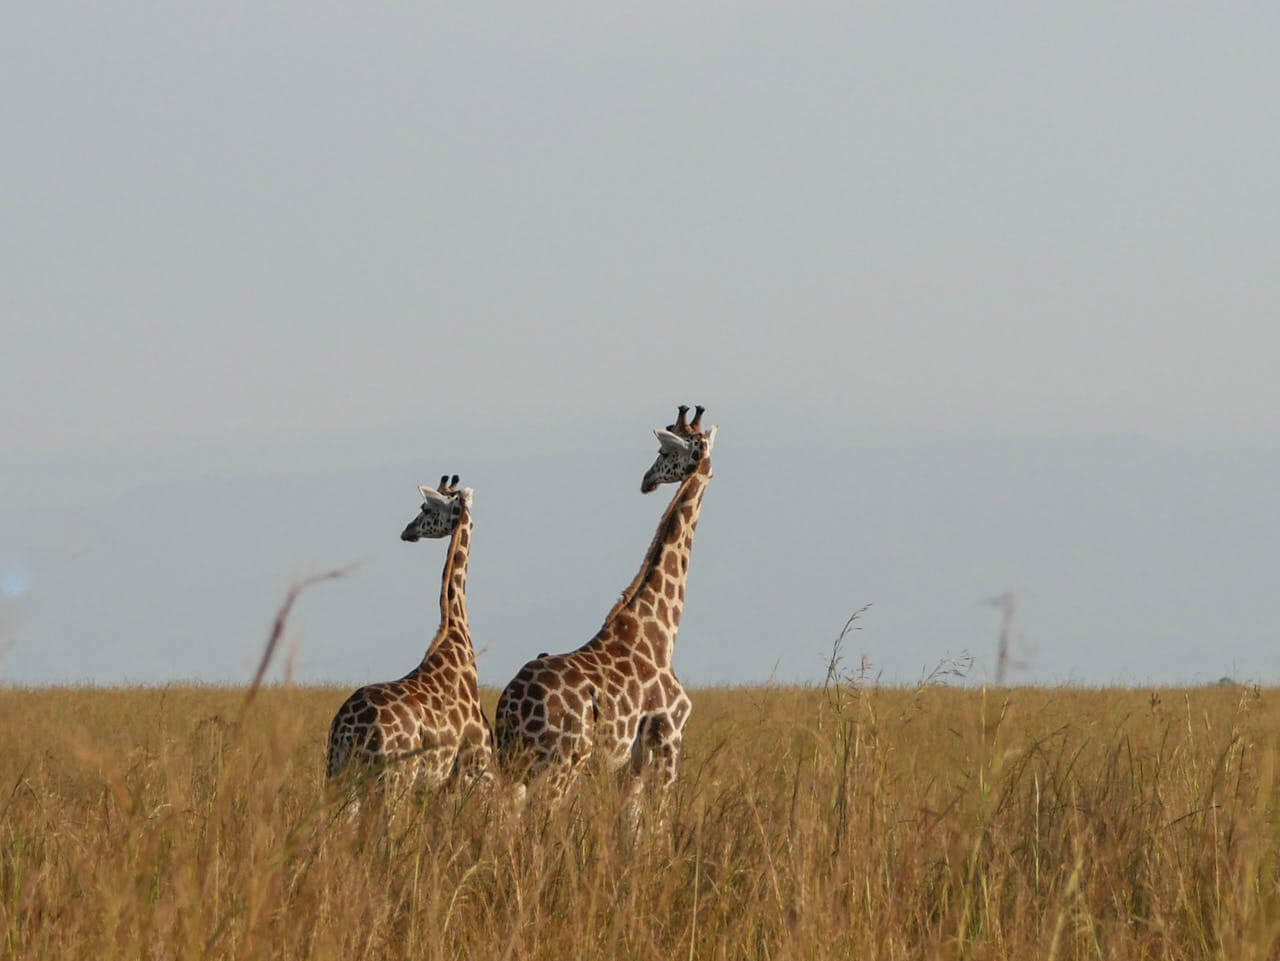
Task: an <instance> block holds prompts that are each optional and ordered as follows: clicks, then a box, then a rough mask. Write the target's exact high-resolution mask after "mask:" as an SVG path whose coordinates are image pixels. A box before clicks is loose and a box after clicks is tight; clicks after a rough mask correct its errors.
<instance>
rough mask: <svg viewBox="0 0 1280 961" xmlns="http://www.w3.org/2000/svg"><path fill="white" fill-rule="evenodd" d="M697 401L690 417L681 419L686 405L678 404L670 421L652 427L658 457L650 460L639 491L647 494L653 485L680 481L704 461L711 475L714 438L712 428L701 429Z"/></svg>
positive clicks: (700, 416) (685, 412)
mask: <svg viewBox="0 0 1280 961" xmlns="http://www.w3.org/2000/svg"><path fill="white" fill-rule="evenodd" d="M703 410H705V408H704V407H702V406H701V405H699V406H698V407H697V408H695V410H694V414H693V420H692V421H691V422H689V423H685V415H686V414H688V412H689V408H688V406H687V405H685V404H681V405H680V408H679V416H678V417H677V418H676V422H675V423H674V424H668V425H667V429H666V430H655V431H654V432H653V434H654V436H655V437H657V438H658V459H657V460H655V461H654V462H653V466H652V467H650V468H649V469H648V470H647V471H645V474H644V480H642V481H641V482H640V493H642V494H648V493H650V492H651V491H654V490H656V489H657V487H658V485H659V484H672V483H679V482H680V481H683V480H684V479H685V478H686V477H688V476H689V475H690V474H692V473H693V472H694V471H696V470H698V468H699V465H700V464H702V462H703V461H706V465H707V470H706V472H707V476H708V477H710V476H711V447H712V445H713V444H714V443H715V442H716V429H715V427H709V428H707V430H706V431H703V429H702V412H703Z"/></svg>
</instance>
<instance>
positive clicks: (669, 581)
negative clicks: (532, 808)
mask: <svg viewBox="0 0 1280 961" xmlns="http://www.w3.org/2000/svg"><path fill="white" fill-rule="evenodd" d="M688 409H689V408H688V407H687V406H683V405H682V406H681V407H680V408H679V416H678V417H677V419H676V422H675V423H674V424H671V425H668V427H667V429H666V430H656V431H654V434H655V435H656V436H657V438H658V444H659V452H658V458H657V460H656V461H654V463H653V466H652V467H650V468H649V470H648V471H647V472H646V473H645V475H644V480H643V481H642V482H641V484H640V491H641V493H644V494H648V493H650V492H651V491H653V490H656V489H657V487H658V485H659V484H666V483H678V484H679V487H677V489H676V492H675V496H674V497H673V498H672V499H671V503H670V504H669V505H668V506H667V509H666V511H665V512H664V513H663V515H662V519H661V520H660V521H659V522H658V529H657V532H656V533H655V534H654V538H653V542H652V544H651V545H650V546H649V550H648V551H647V552H646V553H645V556H644V562H643V563H642V564H641V565H640V571H639V573H637V574H636V576H635V579H634V580H632V582H631V584H630V585H628V587H627V589H626V590H625V591H623V592H622V596H621V597H620V598H619V599H618V602H617V603H616V604H614V605H613V608H612V610H610V611H609V614H608V616H607V617H605V620H604V625H603V626H602V627H601V628H600V630H599V631H597V632H596V635H595V636H594V637H593V638H591V640H589V641H587V643H585V644H583V645H582V646H581V647H579V648H578V649H577V650H575V651H571V652H570V653H568V654H540V655H539V656H538V657H537V658H535V659H534V660H532V661H530V662H529V663H527V664H525V665H524V667H522V668H521V669H520V672H519V673H518V674H517V675H516V676H515V678H513V679H512V681H511V683H509V684H508V685H507V686H506V688H505V689H504V690H503V692H502V695H501V696H500V697H499V699H498V707H497V712H496V714H495V717H494V722H495V724H496V727H497V741H498V750H499V754H500V756H501V757H502V758H503V759H504V760H508V761H509V760H511V759H513V758H514V757H515V756H516V755H520V756H522V757H523V769H522V770H521V771H520V776H521V778H522V779H523V781H525V782H528V781H531V780H532V779H533V778H534V777H535V776H537V775H538V774H540V773H542V772H544V771H545V772H548V779H549V780H548V789H549V793H550V795H551V798H552V799H553V801H559V800H560V799H561V798H563V796H564V794H565V791H566V790H567V789H568V787H569V784H570V782H571V781H572V780H573V777H574V775H575V774H576V773H577V771H578V770H579V769H580V768H581V767H582V766H583V765H585V764H586V762H587V760H588V758H590V757H592V756H594V757H596V758H597V760H598V761H599V762H602V764H603V766H604V767H605V768H606V769H608V770H614V771H617V770H621V769H622V768H623V767H624V766H626V765H627V764H628V762H630V774H631V776H632V791H633V792H635V791H638V790H639V789H640V786H641V783H640V777H639V775H640V774H642V773H643V771H644V768H645V767H646V765H647V764H648V763H649V762H650V761H651V759H652V757H653V755H654V754H656V755H657V757H658V760H659V764H660V785H661V791H662V795H663V796H664V797H665V795H666V793H667V790H668V788H669V787H670V785H671V782H672V781H673V780H674V779H675V776H676V769H677V764H678V762H679V757H680V746H681V742H682V740H683V737H684V726H685V722H687V721H688V719H689V713H690V711H691V710H692V707H693V704H692V702H691V701H690V699H689V695H688V694H686V693H685V690H684V688H683V687H682V686H681V685H680V682H679V681H678V680H677V679H676V675H675V672H674V670H673V669H672V663H671V661H672V654H673V651H674V648H675V640H676V631H677V629H678V628H679V626H680V613H681V610H682V609H683V606H684V590H685V579H686V577H687V576H688V573H689V554H690V551H691V549H692V547H693V533H694V529H695V528H696V527H697V525H698V512H699V509H700V507H701V505H702V495H703V493H704V491H705V490H706V487H707V482H708V481H709V480H710V479H711V476H712V471H711V447H712V445H713V444H714V442H715V434H716V428H715V427H712V428H710V429H709V430H707V431H706V432H705V433H704V432H703V431H702V428H701V424H702V412H703V410H704V408H702V407H698V408H697V410H696V412H695V414H694V418H693V421H692V422H690V423H686V422H685V416H686V414H687V412H688ZM520 793H521V795H523V791H521V792H520ZM633 797H634V793H633Z"/></svg>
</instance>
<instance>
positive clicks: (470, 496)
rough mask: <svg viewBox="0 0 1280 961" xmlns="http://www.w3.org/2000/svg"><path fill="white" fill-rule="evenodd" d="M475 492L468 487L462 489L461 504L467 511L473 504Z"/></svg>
mask: <svg viewBox="0 0 1280 961" xmlns="http://www.w3.org/2000/svg"><path fill="white" fill-rule="evenodd" d="M475 499H476V492H475V491H473V490H472V489H471V488H470V487H464V488H462V503H463V504H465V505H466V507H467V510H471V505H472V504H473V503H474V502H475Z"/></svg>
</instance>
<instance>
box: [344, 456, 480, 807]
mask: <svg viewBox="0 0 1280 961" xmlns="http://www.w3.org/2000/svg"><path fill="white" fill-rule="evenodd" d="M418 490H419V492H420V493H421V494H422V501H423V503H422V508H421V510H419V512H418V515H417V516H416V517H415V518H414V519H413V520H412V521H410V522H409V525H408V526H407V527H405V529H404V532H403V533H401V535H400V539H401V540H404V541H410V542H412V541H417V540H420V539H421V538H424V537H428V538H443V537H446V536H448V537H449V552H448V554H447V555H446V557H445V562H444V572H443V573H442V575H441V584H440V627H439V629H438V630H437V631H436V634H435V637H434V638H433V639H432V641H431V644H430V645H429V646H428V647H427V652H426V654H425V655H424V656H423V658H422V661H421V663H420V664H419V665H418V666H417V667H416V668H414V669H413V670H412V671H410V672H409V673H408V674H406V675H405V676H404V677H402V678H400V679H399V680H398V681H385V682H382V683H380V684H369V685H367V686H365V687H362V688H360V689H359V690H358V691H356V692H355V693H353V694H352V695H351V696H350V697H348V698H347V699H346V701H345V702H343V705H342V707H340V708H338V713H337V714H335V715H334V718H333V723H332V724H331V725H330V727H329V752H328V777H329V778H330V779H333V778H335V777H337V776H338V775H339V774H341V773H342V772H343V771H344V770H346V769H347V767H348V765H349V764H350V763H351V762H352V761H355V762H357V763H359V764H361V765H363V766H365V767H366V768H372V769H373V770H374V771H376V772H377V773H378V774H379V782H381V781H382V780H383V778H384V777H385V775H387V774H393V776H394V780H395V782H396V783H397V784H403V785H404V786H405V787H408V786H410V785H412V784H414V783H415V782H416V783H418V784H420V785H421V786H424V787H435V786H438V785H440V784H442V783H444V782H445V781H446V780H448V779H449V778H450V776H451V775H453V774H454V773H456V774H458V775H460V776H461V778H462V780H463V782H464V783H465V784H466V785H467V786H471V785H472V784H478V785H479V786H481V787H485V788H487V787H488V785H489V784H490V782H491V781H492V777H493V775H492V773H491V772H490V771H489V761H490V758H491V741H492V739H493V734H492V731H491V729H490V727H489V722H488V721H487V720H485V716H484V713H483V711H481V709H480V694H479V688H478V685H477V682H476V666H475V652H474V651H473V650H472V647H471V635H470V632H469V630H468V627H467V599H466V586H467V561H468V558H469V555H470V549H471V526H472V525H471V504H472V499H473V498H472V491H471V489H470V488H466V489H463V490H459V489H458V476H457V475H456V474H455V475H454V476H453V478H452V479H449V477H448V476H447V475H446V476H445V477H442V478H440V486H439V487H438V488H437V489H435V490H432V489H431V488H430V487H420V488H418ZM387 765H390V767H389V768H386V769H385V770H383V768H384V767H385V766H387Z"/></svg>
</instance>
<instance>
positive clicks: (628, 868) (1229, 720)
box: [0, 678, 1280, 961]
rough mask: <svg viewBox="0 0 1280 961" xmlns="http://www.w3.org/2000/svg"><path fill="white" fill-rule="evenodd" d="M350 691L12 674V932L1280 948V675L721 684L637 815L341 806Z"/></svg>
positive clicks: (73, 938) (1092, 952)
mask: <svg viewBox="0 0 1280 961" xmlns="http://www.w3.org/2000/svg"><path fill="white" fill-rule="evenodd" d="M346 693H347V692H346V691H345V690H341V691H339V690H330V689H288V688H270V687H269V688H264V689H263V690H262V691H261V692H260V694H259V695H258V698H257V700H256V701H255V702H254V703H253V704H252V705H250V707H249V708H248V709H247V710H246V711H245V712H244V714H243V717H240V713H241V705H242V702H243V700H244V691H242V690H233V689H219V688H197V687H172V688H165V689H120V690H107V689H46V690H23V689H7V690H3V691H0V730H2V731H3V732H4V734H5V747H4V751H3V753H0V931H2V932H3V947H2V953H3V955H4V956H5V957H13V958H31V959H36V958H50V959H53V958H57V959H66V958H104V959H106V958H122V959H124V958H128V959H135V958H145V959H160V958H201V957H212V958H316V959H329V958H342V959H355V958H372V957H390V958H423V959H432V958H451V959H452V958H476V959H502V958H507V959H533V958H547V959H551V958H556V959H559V958H610V959H612V958H654V959H657V958H662V959H669V958H691V957H692V958H744V957H747V958H797V959H807V958H860V959H874V958H902V959H920V958H962V957H963V958H1018V959H1040V958H1222V959H1232V961H1236V959H1249V958H1267V957H1275V956H1276V951H1275V945H1276V943H1277V935H1280V886H1278V884H1277V880H1278V876H1277V841H1278V840H1280V831H1278V830H1277V815H1276V791H1275V788H1276V779H1277V766H1276V758H1277V736H1276V732H1277V730H1280V706H1278V705H1280V700H1278V697H1277V692H1275V691H1271V690H1261V691H1259V690H1257V689H1221V688H1211V689H1197V690H1188V691H1181V690H1161V691H1140V690H1073V689H1022V690H1011V691H1006V690H988V691H976V690H957V689H952V688H946V687H941V686H924V687H922V688H920V689H919V690H903V689H878V688H876V687H874V686H870V685H866V684H865V683H860V682H859V680H858V679H856V678H845V679H842V680H838V682H837V683H835V684H833V685H831V686H829V687H827V688H825V689H824V688H810V689H797V688H777V687H764V688H742V689H713V690H702V691H698V692H695V695H694V705H695V707H694V714H693V718H692V720H691V722H690V727H689V737H688V739H687V745H686V754H685V760H684V764H683V771H682V777H681V781H680V783H679V787H678V789H677V790H676V792H675V795H674V796H673V798H672V800H671V804H670V806H669V809H668V811H667V813H666V818H665V824H664V825H663V826H662V827H661V828H660V829H655V828H652V827H651V828H649V829H647V830H644V831H642V832H641V833H640V834H639V835H638V836H636V835H633V834H632V833H631V831H630V830H629V829H628V828H627V826H626V825H627V818H626V816H625V813H624V811H623V795H622V792H620V791H619V790H618V786H617V785H616V784H615V783H614V782H613V781H612V780H611V779H609V778H606V777H594V778H589V779H587V780H585V781H583V782H581V783H580V784H579V785H578V787H577V789H576V790H575V792H574V794H573V797H572V801H571V803H569V804H568V805H566V806H565V807H564V808H563V809H561V810H558V811H556V812H548V811H546V810H545V809H543V808H541V807H540V806H539V805H537V804H536V803H535V804H533V805H531V807H530V808H529V809H528V810H527V811H526V812H525V814H524V816H523V818H521V819H520V820H518V821H517V820H514V819H513V818H511V817H510V816H508V815H507V814H505V813H504V812H503V811H502V810H501V809H500V806H499V805H497V804H492V803H490V802H488V801H485V800H484V799H480V798H475V797H471V798H464V797H461V796H459V795H458V794H449V793H446V794H437V795H430V796H427V797H423V798H420V799H415V800H413V801H411V802H407V803H405V804H403V805H401V806H400V807H399V808H398V809H397V811H396V812H395V813H394V814H393V815H392V816H390V817H388V816H386V814H385V813H378V812H371V813H369V814H367V815H362V816H361V817H360V818H358V819H356V820H354V821H352V820H348V819H347V818H346V817H345V816H339V815H338V805H339V801H338V800H336V799H334V798H332V797H330V796H329V794H328V793H327V792H326V790H325V786H324V784H323V779H322V772H323V767H324V763H323V756H324V738H325V732H326V728H327V724H328V721H329V719H330V716H331V714H332V712H333V710H334V709H335V707H336V706H337V705H338V703H339V702H340V701H341V699H342V698H343V696H345V694H346ZM488 707H489V708H490V709H492V693H491V694H490V703H489V705H488ZM237 719H238V720H237ZM648 821H649V823H650V824H652V823H653V819H652V817H650V818H648Z"/></svg>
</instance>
